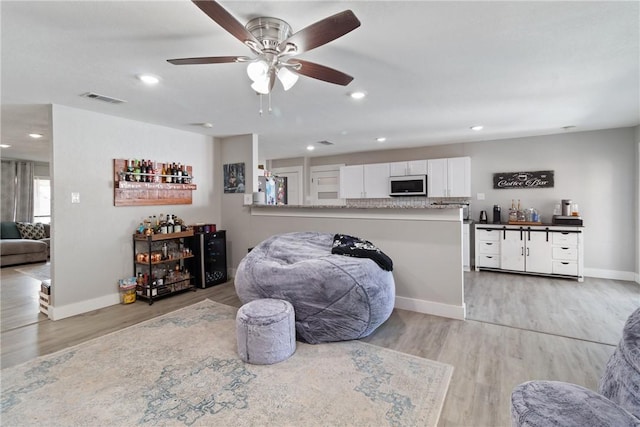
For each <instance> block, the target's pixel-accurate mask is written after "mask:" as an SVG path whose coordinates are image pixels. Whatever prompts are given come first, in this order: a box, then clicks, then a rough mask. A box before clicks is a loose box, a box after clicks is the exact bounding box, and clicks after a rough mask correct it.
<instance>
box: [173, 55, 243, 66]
mask: <svg viewBox="0 0 640 427" xmlns="http://www.w3.org/2000/svg"><path fill="white" fill-rule="evenodd" d="M247 61H251V58H249V57H248V56H206V57H203V58H179V59H167V62H170V63H172V64H173V65H192V64H224V63H228V62H247Z"/></svg>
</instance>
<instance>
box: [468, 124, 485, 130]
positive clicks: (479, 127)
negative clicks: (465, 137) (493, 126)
mask: <svg viewBox="0 0 640 427" xmlns="http://www.w3.org/2000/svg"><path fill="white" fill-rule="evenodd" d="M482 129H484V126H481V125H477V126H471V130H475V131H478V130H482Z"/></svg>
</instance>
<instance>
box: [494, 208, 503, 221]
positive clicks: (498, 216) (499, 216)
mask: <svg viewBox="0 0 640 427" xmlns="http://www.w3.org/2000/svg"><path fill="white" fill-rule="evenodd" d="M501 222H502V212H501V208H500V206H499V205H493V223H494V224H500V223H501Z"/></svg>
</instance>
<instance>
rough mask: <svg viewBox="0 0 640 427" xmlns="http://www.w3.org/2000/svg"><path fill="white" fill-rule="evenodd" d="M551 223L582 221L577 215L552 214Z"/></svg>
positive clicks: (572, 223)
mask: <svg viewBox="0 0 640 427" xmlns="http://www.w3.org/2000/svg"><path fill="white" fill-rule="evenodd" d="M553 225H583V222H582V218H581V217H579V216H573V215H571V216H566V215H554V216H553Z"/></svg>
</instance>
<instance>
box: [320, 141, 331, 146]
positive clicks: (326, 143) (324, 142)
mask: <svg viewBox="0 0 640 427" xmlns="http://www.w3.org/2000/svg"><path fill="white" fill-rule="evenodd" d="M318 144H322V145H333V142H330V141H318Z"/></svg>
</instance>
